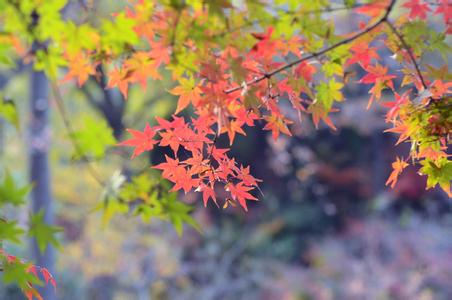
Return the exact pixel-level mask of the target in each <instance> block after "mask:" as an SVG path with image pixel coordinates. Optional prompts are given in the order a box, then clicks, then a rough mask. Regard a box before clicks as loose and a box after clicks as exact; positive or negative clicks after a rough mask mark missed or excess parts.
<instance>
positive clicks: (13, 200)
mask: <svg viewBox="0 0 452 300" xmlns="http://www.w3.org/2000/svg"><path fill="white" fill-rule="evenodd" d="M30 190H31V186H30V185H26V186H23V187H18V186H17V185H16V183H15V182H14V179H13V177H12V176H11V174H10V173H9V172H6V174H5V177H4V179H3V182H2V183H1V184H0V207H1V206H3V205H5V204H7V203H10V204H12V205H14V206H19V205H21V204H23V203H24V202H25V199H24V198H25V196H26V195H27V194H28V192H29V191H30Z"/></svg>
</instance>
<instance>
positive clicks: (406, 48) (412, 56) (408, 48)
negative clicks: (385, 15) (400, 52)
mask: <svg viewBox="0 0 452 300" xmlns="http://www.w3.org/2000/svg"><path fill="white" fill-rule="evenodd" d="M385 23H386V24H387V25H388V27H389V28H390V29H391V31H392V32H393V33H394V34H395V35H396V36H397V38H398V39H399V41H400V43H401V44H402V46H403V48H404V49H405V50H406V52H407V53H408V55H409V56H410V59H411V62H412V63H413V65H414V68H415V69H416V72H417V75H418V77H419V80H420V81H421V83H422V86H423V87H424V89H428V86H427V83H426V82H425V80H424V77H423V76H422V72H421V69H420V68H419V65H418V63H417V62H416V58H415V57H414V54H413V51H411V48H410V46H409V45H408V44H407V42H406V41H405V38H404V37H403V35H402V34H401V33H400V32H399V31H398V30H397V28H395V26H394V24H392V23H391V22H390V21H389V20H387V19H386V20H385Z"/></svg>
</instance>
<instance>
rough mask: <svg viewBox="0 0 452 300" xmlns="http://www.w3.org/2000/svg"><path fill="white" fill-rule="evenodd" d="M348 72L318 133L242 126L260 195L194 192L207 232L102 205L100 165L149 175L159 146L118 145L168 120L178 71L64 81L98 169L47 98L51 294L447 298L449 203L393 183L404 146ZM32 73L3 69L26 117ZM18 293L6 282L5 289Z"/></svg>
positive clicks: (244, 154)
mask: <svg viewBox="0 0 452 300" xmlns="http://www.w3.org/2000/svg"><path fill="white" fill-rule="evenodd" d="M96 9H97V10H98V11H96V12H92V15H93V16H95V15H96V14H97V15H98V14H102V15H107V14H109V13H110V12H113V11H117V10H118V9H121V5H120V4H112V2H110V1H99V5H96ZM69 11H70V10H69ZM339 17H340V15H339ZM343 22H345V21H343ZM389 63H390V62H389ZM394 67H395V66H394ZM354 71H355V72H356V74H355V76H354V78H352V79H350V83H349V85H348V86H347V88H346V93H345V95H346V98H347V101H346V102H345V103H344V104H343V105H342V106H341V111H340V112H337V113H334V114H333V116H332V119H333V122H334V123H335V125H336V127H337V128H338V130H337V131H332V130H331V129H329V128H326V127H323V126H321V127H320V128H319V129H315V128H314V126H313V125H312V122H311V120H309V119H307V118H306V119H302V121H301V122H296V123H295V124H294V125H293V126H292V128H291V130H292V132H293V135H294V136H293V137H292V138H289V137H286V136H282V137H280V138H279V139H278V140H277V141H274V140H273V139H272V138H271V135H270V134H268V132H266V131H263V130H261V128H249V130H248V132H247V134H248V136H247V137H242V136H239V137H237V142H236V143H235V146H234V147H233V149H232V152H233V154H234V155H235V157H237V159H238V161H240V162H242V163H243V164H246V165H247V164H249V165H250V166H251V170H252V173H253V175H254V176H255V177H257V178H260V179H262V180H263V183H262V184H261V189H262V192H263V195H260V196H259V199H260V201H258V202H256V203H250V204H249V206H250V208H249V212H248V213H244V212H243V211H242V210H241V209H240V208H234V207H229V208H227V209H225V210H223V209H221V208H217V207H215V206H214V205H212V203H209V205H208V207H207V208H204V207H203V205H202V201H201V199H200V197H199V195H198V194H197V193H189V194H187V195H182V194H181V195H179V197H180V199H181V200H182V201H184V202H186V203H187V204H190V205H192V206H193V207H194V211H193V216H194V218H195V219H196V221H197V222H198V223H199V224H200V226H201V228H203V231H202V233H199V232H197V231H195V230H194V229H192V228H189V227H186V228H185V231H184V233H183V235H182V237H179V236H178V235H177V234H176V231H175V230H174V228H173V226H172V225H171V224H168V223H166V222H161V221H159V220H154V219H152V220H151V221H150V222H147V220H142V219H141V218H139V217H137V216H134V215H133V214H130V213H125V214H115V212H117V211H114V212H113V211H108V209H104V210H102V205H103V200H102V199H103V198H102V197H103V195H105V193H107V192H108V187H107V188H106V186H105V185H100V184H98V182H97V181H96V179H95V178H93V172H92V170H91V168H92V167H93V166H94V168H95V169H96V172H97V175H98V176H100V177H101V178H103V179H105V180H106V181H107V182H108V184H110V185H112V186H114V184H115V180H118V179H117V178H118V174H119V173H122V174H126V175H127V176H132V175H136V174H141V173H143V172H147V170H148V167H149V165H150V164H155V163H158V162H159V160H160V159H161V157H162V155H163V153H159V152H157V151H154V152H153V153H152V155H151V156H148V157H146V156H144V155H142V156H141V157H138V158H136V159H134V160H130V159H129V156H130V152H128V151H127V150H125V149H118V148H116V147H115V146H114V144H115V143H116V142H117V141H121V140H124V139H125V138H127V134H126V133H125V128H136V129H141V128H143V127H144V125H145V123H146V122H150V123H151V124H153V123H155V121H154V117H155V116H160V117H163V118H168V117H170V116H171V113H172V112H174V109H175V106H176V102H177V99H176V98H175V97H174V96H172V95H171V94H169V93H168V92H167V90H168V89H169V87H171V86H172V85H174V83H173V82H172V81H171V79H170V78H169V76H167V77H166V79H164V80H163V81H161V82H150V84H149V88H148V91H147V92H146V93H144V92H143V91H142V90H141V89H140V88H139V87H132V88H131V91H130V97H129V99H128V101H127V102H125V101H124V100H123V99H122V97H121V94H120V93H119V91H117V90H106V89H105V83H106V78H101V80H100V81H96V80H94V79H91V80H90V81H89V83H88V84H87V85H86V86H85V87H84V88H82V89H79V88H76V87H74V86H73V85H72V84H70V83H64V84H61V86H60V88H61V91H62V98H63V100H64V104H65V106H66V111H67V118H68V119H69V120H70V122H71V124H72V126H73V128H74V130H75V131H76V132H78V134H79V141H81V145H82V147H85V146H86V149H84V150H85V151H86V152H89V153H90V154H91V155H90V158H91V164H90V166H88V165H87V164H86V162H83V161H82V160H80V158H79V157H77V155H76V153H75V152H74V148H73V145H72V144H71V142H70V141H69V139H68V136H67V131H66V130H65V128H64V124H63V119H62V118H61V115H60V114H58V113H57V108H56V102H55V99H53V98H52V97H51V96H50V102H49V103H50V104H49V105H50V106H49V111H50V119H49V129H50V130H49V132H47V134H48V135H49V141H50V143H49V145H50V146H49V148H48V150H49V163H50V170H49V171H50V172H49V174H50V177H49V178H48V181H49V184H50V187H51V194H52V198H53V209H54V212H55V217H54V220H55V223H56V224H57V225H59V226H61V227H62V228H64V232H62V233H61V234H60V235H59V240H60V242H61V247H60V249H59V250H57V251H56V252H55V253H54V257H55V259H56V264H55V270H54V271H53V273H54V277H55V278H56V279H57V283H58V289H57V295H56V299H67V300H69V299H105V300H108V299H140V300H141V299H206V300H207V299H423V300H424V299H425V300H428V299H452V284H451V283H452V238H451V237H452V201H451V199H448V198H447V196H446V195H445V193H443V192H441V191H439V190H438V191H436V190H433V191H429V192H426V191H425V180H424V178H423V177H421V176H419V175H418V174H417V170H416V169H414V168H411V169H410V168H409V169H407V170H406V171H405V172H404V173H403V174H402V175H401V177H400V179H399V181H398V184H397V186H396V187H395V188H394V189H388V188H387V187H386V186H385V181H386V179H387V177H388V175H389V173H390V171H391V168H390V166H391V163H392V162H393V161H394V159H395V157H396V156H397V155H399V156H406V153H407V151H408V150H409V149H408V148H407V145H400V146H397V147H394V144H395V142H396V139H395V137H394V136H393V135H391V134H389V133H383V131H384V130H385V129H387V128H386V125H385V123H384V113H385V109H384V108H383V107H382V106H381V105H379V104H377V105H374V106H373V108H372V109H371V110H366V105H367V100H368V97H369V96H368V93H367V92H368V90H367V89H366V86H363V85H358V84H355V83H354V82H356V80H357V79H359V78H361V77H362V75H363V74H362V70H359V69H356V70H354ZM32 82H33V76H32V71H31V70H30V68H29V67H28V66H18V67H17V68H16V70H13V71H11V70H9V71H7V70H0V84H1V87H2V89H3V94H4V95H5V97H8V98H10V99H13V100H14V101H15V104H16V106H17V109H18V110H19V111H20V115H24V116H27V115H29V114H30V112H29V111H30V110H29V104H28V101H27V99H29V98H30V97H32V96H31V95H30V93H33V92H34V91H33V87H32V85H31V83H32ZM34 88H36V87H34ZM389 100H391V101H392V99H388V101H389ZM287 109H288V110H289V107H287ZM185 114H186V116H189V112H187V113H185ZM292 119H294V120H297V119H298V117H297V116H293V118H292ZM20 121H21V124H20V126H19V127H18V128H15V127H14V126H11V125H8V124H7V123H6V122H2V123H0V155H1V161H2V164H3V165H4V166H6V167H7V168H8V169H9V170H11V172H12V175H13V176H14V177H15V178H16V179H17V180H19V182H22V183H26V182H27V180H28V174H27V170H28V163H29V160H27V159H25V158H26V157H28V155H29V154H28V152H27V151H28V150H27V145H28V144H29V142H30V135H29V133H28V124H29V119H27V118H25V119H23V120H20ZM227 144H228V141H227V140H220V141H219V145H220V146H224V147H227ZM105 145H109V146H108V147H106V148H105ZM157 174H158V173H157ZM99 207H101V208H100V209H99ZM7 213H9V214H13V212H7ZM113 214H114V216H113V217H111V215H113ZM16 217H17V218H18V219H19V220H26V218H27V213H26V212H24V213H23V215H19V216H16ZM24 222H25V221H24ZM7 246H8V248H7V249H8V251H10V252H11V253H15V254H18V255H22V257H30V253H29V252H27V250H26V249H23V248H20V247H18V246H15V245H13V244H12V245H7ZM22 298H23V296H22V295H21V293H20V291H19V290H18V289H17V288H15V287H14V286H1V285H0V299H5V300H6V299H8V300H9V299H22Z"/></svg>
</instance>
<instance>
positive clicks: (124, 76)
mask: <svg viewBox="0 0 452 300" xmlns="http://www.w3.org/2000/svg"><path fill="white" fill-rule="evenodd" d="M130 75H131V72H130V71H129V70H127V69H125V68H123V69H118V68H114V69H113V70H112V71H111V72H110V73H108V76H109V81H108V84H107V87H109V88H113V87H118V88H119V90H120V91H121V93H122V95H123V96H124V99H127V92H128V90H129V83H130V81H131V79H130Z"/></svg>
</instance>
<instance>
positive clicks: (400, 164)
mask: <svg viewBox="0 0 452 300" xmlns="http://www.w3.org/2000/svg"><path fill="white" fill-rule="evenodd" d="M407 166H408V164H407V163H406V162H405V161H404V160H403V159H400V158H399V157H397V158H396V161H395V162H393V163H392V169H393V171H392V172H391V175H389V178H388V180H387V181H386V185H389V184H390V185H391V188H394V186H395V184H396V183H397V178H398V177H399V175H400V174H401V173H402V171H403V169H405V168H406V167H407Z"/></svg>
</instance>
